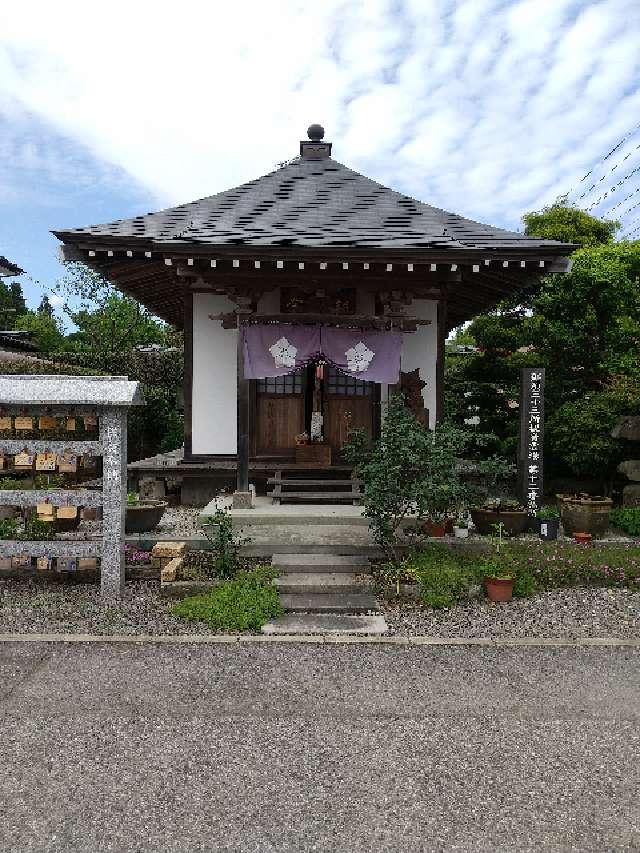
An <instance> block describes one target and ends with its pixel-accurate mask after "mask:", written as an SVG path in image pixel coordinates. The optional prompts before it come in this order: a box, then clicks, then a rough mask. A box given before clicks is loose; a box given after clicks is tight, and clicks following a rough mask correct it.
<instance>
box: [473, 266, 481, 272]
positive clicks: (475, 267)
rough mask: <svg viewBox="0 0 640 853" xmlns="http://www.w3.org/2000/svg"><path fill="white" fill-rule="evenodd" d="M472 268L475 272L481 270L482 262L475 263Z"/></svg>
mask: <svg viewBox="0 0 640 853" xmlns="http://www.w3.org/2000/svg"><path fill="white" fill-rule="evenodd" d="M472 269H473V271H474V272H480V264H474V265H473V267H472Z"/></svg>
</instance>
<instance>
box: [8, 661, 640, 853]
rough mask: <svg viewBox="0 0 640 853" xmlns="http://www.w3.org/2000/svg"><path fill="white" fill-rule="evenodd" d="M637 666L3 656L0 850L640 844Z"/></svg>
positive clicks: (165, 852)
mask: <svg viewBox="0 0 640 853" xmlns="http://www.w3.org/2000/svg"><path fill="white" fill-rule="evenodd" d="M639 664H640V650H639V649H625V648H617V649H615V648H590V649H576V648H556V649H551V648H525V649H522V648H519V649H505V648H502V649H495V648H450V647H436V648H434V647H424V648H408V647H394V646H382V647H376V646H362V645H360V646H355V645H354V646H349V645H346V646H327V645H325V646H313V645H307V646H305V645H295V646H292V645H286V646H285V645H269V646H267V645H257V644H256V645H246V646H245V645H243V646H237V645H231V646H154V645H146V646H133V645H126V646H116V645H106V644H104V645H103V644H100V645H68V646H67V645H46V644H35V645H20V644H14V645H9V644H3V645H0V712H1V713H0V723H1V729H0V732H1V738H0V850H2V851H17V853H29V851H45V850H46V851H90V853H102V851H123V853H124V851H127V853H128V851H145V852H146V851H162V853H169V851H180V853H190V851H243V853H244V852H245V851H260V853H269V851H287V853H288V851H291V853H294V851H295V853H306V851H311V850H315V851H345V853H360V851H363V853H364V851H367V853H378V851H402V853H413V851H491V853H500V851H515V850H517V851H536V853H538V851H540V850H552V851H574V850H577V851H597V853H610V851H619V850H634V851H638V850H640V761H639V759H640V675H639V673H640V667H639Z"/></svg>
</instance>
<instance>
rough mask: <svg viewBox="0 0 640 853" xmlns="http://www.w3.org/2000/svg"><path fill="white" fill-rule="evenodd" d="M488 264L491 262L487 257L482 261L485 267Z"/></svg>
mask: <svg viewBox="0 0 640 853" xmlns="http://www.w3.org/2000/svg"><path fill="white" fill-rule="evenodd" d="M490 264H491V261H490V260H489V258H486V259H485V261H484V265H485V267H488V266H489V265H490Z"/></svg>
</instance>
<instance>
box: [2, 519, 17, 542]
mask: <svg viewBox="0 0 640 853" xmlns="http://www.w3.org/2000/svg"><path fill="white" fill-rule="evenodd" d="M17 537H18V522H17V521H16V520H15V518H0V539H9V540H13V539H17Z"/></svg>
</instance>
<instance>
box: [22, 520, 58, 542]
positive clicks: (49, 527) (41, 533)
mask: <svg viewBox="0 0 640 853" xmlns="http://www.w3.org/2000/svg"><path fill="white" fill-rule="evenodd" d="M17 538H18V539H24V540H25V541H27V542H35V541H36V540H38V539H55V538H56V531H55V527H54V525H53V524H52V523H51V522H50V521H42V520H41V519H40V518H38V516H37V515H32V516H31V518H30V519H29V520H28V521H26V522H25V525H24V530H23V532H22V533H20V534H19V536H18V537H17Z"/></svg>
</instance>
